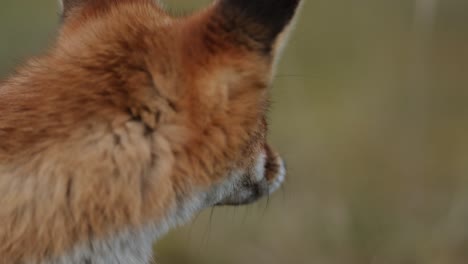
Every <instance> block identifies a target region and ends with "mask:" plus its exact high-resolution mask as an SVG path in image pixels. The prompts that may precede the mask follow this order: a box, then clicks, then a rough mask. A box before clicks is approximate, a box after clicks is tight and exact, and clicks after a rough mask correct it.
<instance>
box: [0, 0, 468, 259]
mask: <svg viewBox="0 0 468 264" xmlns="http://www.w3.org/2000/svg"><path fill="white" fill-rule="evenodd" d="M252 1H254V0H252ZM272 1H274V0H272ZM165 2H166V4H167V5H168V6H169V7H170V8H171V9H172V10H174V12H175V13H186V12H188V11H190V10H193V9H194V8H197V7H201V6H204V5H206V4H207V3H209V2H210V1H208V0H205V1H182V0H178V1H170V0H166V1H165ZM58 21H59V18H58V11H57V7H56V1H55V0H42V1H33V0H2V2H1V4H0V36H1V37H0V40H1V41H0V76H2V77H4V76H7V74H8V73H9V72H11V71H12V69H13V68H14V66H15V65H17V64H18V63H20V62H21V61H23V60H24V58H27V57H29V56H30V55H33V54H37V53H38V52H40V51H41V50H44V49H45V48H46V47H47V45H48V44H49V43H50V42H51V40H52V39H53V36H54V33H55V32H56V29H57V27H58ZM272 93H273V97H274V100H273V101H274V103H273V107H272V111H271V115H270V123H271V138H270V141H271V142H272V143H273V144H274V145H276V146H277V147H278V149H279V150H280V151H281V153H282V154H283V156H284V157H285V158H286V160H287V163H288V165H289V178H288V182H287V184H286V186H285V189H284V190H283V192H279V193H277V194H275V195H274V196H273V197H272V198H271V199H270V201H269V203H267V202H266V201H262V202H260V203H259V204H256V205H253V206H250V207H245V208H217V209H215V210H214V211H211V212H210V211H209V210H208V211H207V212H205V213H203V214H201V215H200V216H199V217H197V219H195V221H193V223H191V224H189V225H187V226H186V227H184V228H181V229H179V230H177V231H174V232H172V233H170V234H169V235H168V236H166V237H165V238H164V239H163V240H162V241H161V242H160V243H158V245H157V246H156V252H157V254H156V260H157V261H158V263H167V264H183V263H191V264H198V263H200V264H201V263H204V264H209V263H213V264H214V263H224V264H230V263H232V264H234V263H236V264H239V263H246V264H253V263H268V264H284V263H296V264H311V263H320V264H344V263H346V264H350V263H356V264H364V263H376V264H377V263H378V264H386V263H405V264H406V263H407V264H413V263H414V264H458V263H460V264H464V263H468V1H466V0H357V1H348V0H308V1H306V3H305V5H304V8H303V10H302V12H301V17H300V19H299V21H298V23H297V28H296V30H295V32H294V34H292V38H291V41H290V44H289V46H288V47H287V48H286V50H285V52H284V57H283V59H282V61H281V64H280V67H279V69H278V71H277V76H276V78H275V81H274V84H273V89H272Z"/></svg>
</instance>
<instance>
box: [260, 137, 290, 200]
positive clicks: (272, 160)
mask: <svg viewBox="0 0 468 264" xmlns="http://www.w3.org/2000/svg"><path fill="white" fill-rule="evenodd" d="M265 151H266V162H265V179H266V181H267V183H268V194H272V193H274V192H275V191H277V190H278V189H279V188H280V187H281V185H282V184H283V183H284V181H285V180H286V165H285V163H284V160H283V159H282V158H281V157H280V155H279V154H278V153H276V152H275V151H274V150H273V149H272V148H271V147H270V146H266V147H265Z"/></svg>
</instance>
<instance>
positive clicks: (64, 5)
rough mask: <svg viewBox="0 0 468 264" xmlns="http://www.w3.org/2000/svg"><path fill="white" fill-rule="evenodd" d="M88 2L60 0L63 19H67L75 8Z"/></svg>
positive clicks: (83, 0) (84, 0) (82, 0)
mask: <svg viewBox="0 0 468 264" xmlns="http://www.w3.org/2000/svg"><path fill="white" fill-rule="evenodd" d="M86 1H87V0H59V4H60V11H61V14H62V17H66V16H67V15H68V13H69V12H70V11H71V10H72V9H73V8H75V7H77V6H79V5H80V4H82V3H83V2H86Z"/></svg>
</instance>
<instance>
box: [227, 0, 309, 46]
mask: <svg viewBox="0 0 468 264" xmlns="http://www.w3.org/2000/svg"><path fill="white" fill-rule="evenodd" d="M300 2H301V0H221V2H220V4H221V6H222V9H223V11H224V12H223V13H224V14H227V15H228V16H229V15H231V17H233V18H234V19H238V20H242V19H244V20H245V21H249V22H255V23H257V24H260V25H262V26H263V27H264V28H265V29H266V30H267V31H268V32H269V33H270V37H268V38H274V37H276V35H278V34H279V33H280V32H282V31H283V30H284V27H285V26H286V25H288V24H289V22H290V21H291V20H292V18H293V17H294V15H295V13H296V9H297V8H298V6H299V4H300Z"/></svg>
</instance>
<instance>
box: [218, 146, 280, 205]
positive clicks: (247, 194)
mask: <svg viewBox="0 0 468 264" xmlns="http://www.w3.org/2000/svg"><path fill="white" fill-rule="evenodd" d="M285 179H286V166H285V163H284V161H283V159H282V158H281V156H280V155H279V154H278V153H277V152H276V151H274V150H273V149H272V148H271V147H270V146H269V145H266V146H265V148H264V150H263V151H262V152H260V153H259V154H258V156H257V158H256V159H255V161H254V162H253V164H252V166H251V167H250V168H248V169H247V170H245V171H244V172H243V173H242V174H241V175H240V177H239V176H238V177H237V179H235V180H234V182H233V183H232V185H231V188H230V191H229V194H228V195H227V196H226V197H225V198H224V199H223V200H222V201H221V202H219V203H217V204H216V205H218V206H239V205H247V204H250V203H253V202H256V201H258V200H259V199H261V198H263V197H266V196H269V195H270V194H272V193H274V192H275V191H276V190H278V189H279V188H280V187H281V185H282V184H283V183H284V181H285Z"/></svg>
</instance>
